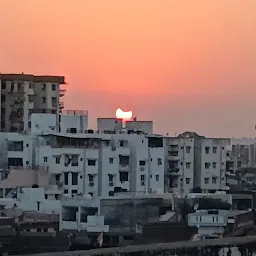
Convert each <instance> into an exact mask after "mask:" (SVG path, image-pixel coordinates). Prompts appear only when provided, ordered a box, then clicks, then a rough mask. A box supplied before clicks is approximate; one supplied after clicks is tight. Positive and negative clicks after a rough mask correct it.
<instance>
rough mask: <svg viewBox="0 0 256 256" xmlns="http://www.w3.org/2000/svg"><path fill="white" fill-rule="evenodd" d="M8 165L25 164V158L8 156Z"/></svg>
mask: <svg viewBox="0 0 256 256" xmlns="http://www.w3.org/2000/svg"><path fill="white" fill-rule="evenodd" d="M8 166H23V158H15V157H8Z"/></svg>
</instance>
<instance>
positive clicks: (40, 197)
mask: <svg viewBox="0 0 256 256" xmlns="http://www.w3.org/2000/svg"><path fill="white" fill-rule="evenodd" d="M17 196H18V197H17V199H15V198H0V205H5V206H6V208H10V207H13V206H14V204H16V205H17V207H18V208H20V209H22V210H23V211H37V210H38V209H39V211H40V212H43V213H52V212H55V213H60V209H61V206H60V201H59V200H48V199H45V190H44V188H22V192H21V193H18V195H17Z"/></svg>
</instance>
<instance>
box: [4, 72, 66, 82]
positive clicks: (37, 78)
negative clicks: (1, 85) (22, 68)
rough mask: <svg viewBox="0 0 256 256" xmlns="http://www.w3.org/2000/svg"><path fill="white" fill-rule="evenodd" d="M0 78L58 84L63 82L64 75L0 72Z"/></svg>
mask: <svg viewBox="0 0 256 256" xmlns="http://www.w3.org/2000/svg"><path fill="white" fill-rule="evenodd" d="M0 80H5V81H13V80H17V81H31V82H42V83H58V84H65V77H64V76H48V75H42V76H35V75H31V74H23V73H22V74H1V73H0Z"/></svg>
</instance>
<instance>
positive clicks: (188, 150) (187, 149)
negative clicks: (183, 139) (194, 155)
mask: <svg viewBox="0 0 256 256" xmlns="http://www.w3.org/2000/svg"><path fill="white" fill-rule="evenodd" d="M190 150H191V147H190V146H188V147H186V153H187V154H189V153H190Z"/></svg>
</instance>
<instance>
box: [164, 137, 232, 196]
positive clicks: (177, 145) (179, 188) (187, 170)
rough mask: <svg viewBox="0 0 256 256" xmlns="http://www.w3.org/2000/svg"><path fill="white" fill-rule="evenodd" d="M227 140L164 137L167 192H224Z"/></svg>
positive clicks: (225, 188)
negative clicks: (198, 189)
mask: <svg viewBox="0 0 256 256" xmlns="http://www.w3.org/2000/svg"><path fill="white" fill-rule="evenodd" d="M229 143H230V141H229V139H218V138H205V137H202V136H199V135H197V134H195V133H184V134H181V135H180V136H178V137H169V138H166V146H165V149H166V151H165V161H166V166H167V167H166V175H165V181H166V183H165V184H166V191H169V192H177V193H185V194H187V193H189V192H191V191H192V190H193V189H194V188H201V189H202V190H203V192H208V191H211V190H215V191H216V190H227V189H228V187H227V186H226V162H227V146H228V145H229Z"/></svg>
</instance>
